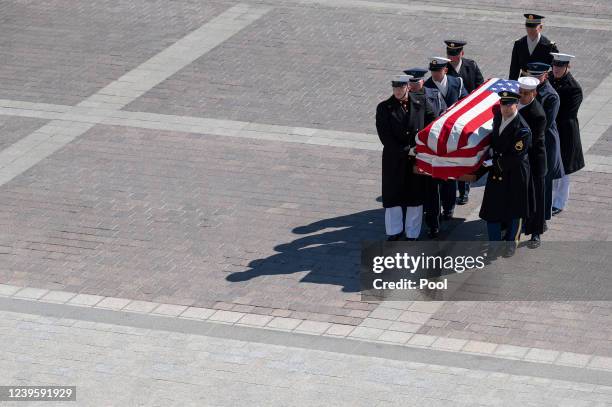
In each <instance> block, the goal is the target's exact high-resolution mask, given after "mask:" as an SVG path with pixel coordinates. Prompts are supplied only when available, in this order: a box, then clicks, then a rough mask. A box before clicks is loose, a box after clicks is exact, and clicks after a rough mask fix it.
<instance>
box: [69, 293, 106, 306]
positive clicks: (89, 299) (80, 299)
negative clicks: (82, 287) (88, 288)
mask: <svg viewBox="0 0 612 407" xmlns="http://www.w3.org/2000/svg"><path fill="white" fill-rule="evenodd" d="M103 299H104V297H102V296H100V295H91V294H78V295H76V296H74V297H73V298H72V299H71V300H70V301H68V304H71V305H85V306H88V307H93V306H94V305H96V304H98V303H99V302H100V301H102V300H103Z"/></svg>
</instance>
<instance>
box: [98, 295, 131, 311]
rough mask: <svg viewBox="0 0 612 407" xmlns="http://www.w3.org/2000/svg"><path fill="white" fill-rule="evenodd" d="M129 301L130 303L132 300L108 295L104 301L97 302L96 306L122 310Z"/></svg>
mask: <svg viewBox="0 0 612 407" xmlns="http://www.w3.org/2000/svg"><path fill="white" fill-rule="evenodd" d="M129 303H130V300H128V299H127V298H114V297H106V298H104V299H103V300H102V301H100V302H99V303H98V304H96V307H97V308H109V309H115V310H120V309H122V308H123V307H125V306H126V305H128V304H129Z"/></svg>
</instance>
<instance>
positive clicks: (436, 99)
mask: <svg viewBox="0 0 612 407" xmlns="http://www.w3.org/2000/svg"><path fill="white" fill-rule="evenodd" d="M427 72H428V70H427V69H425V68H410V69H406V70H405V71H404V73H405V74H407V75H410V76H412V78H410V82H409V85H410V92H411V93H413V94H417V93H423V94H425V98H426V99H427V101H429V103H430V104H431V105H432V107H433V110H434V113H435V116H436V117H438V116H440V115H441V114H442V113H444V112H445V111H446V107H447V106H446V102H445V101H444V98H443V97H442V94H441V93H440V91H439V90H438V89H437V88H436V89H433V88H426V87H424V86H423V85H424V83H425V81H424V77H425V74H426V73H427ZM428 124H429V123H425V126H427V125H428ZM439 188H440V183H439V180H437V179H434V178H432V177H425V203H424V207H423V211H424V217H425V224H426V225H427V227H428V228H429V237H430V238H432V239H435V238H437V237H438V236H439V235H440V192H439ZM431 196H435V197H436V199H428V197H431Z"/></svg>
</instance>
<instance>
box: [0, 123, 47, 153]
mask: <svg viewBox="0 0 612 407" xmlns="http://www.w3.org/2000/svg"><path fill="white" fill-rule="evenodd" d="M45 123H46V120H39V119H35V118H29V117H17V116H4V115H2V116H0V151H1V150H4V149H5V148H6V147H8V146H10V145H11V144H13V143H15V142H16V141H18V140H20V139H22V138H23V137H25V136H27V135H28V134H30V133H31V132H33V131H34V130H36V129H37V128H39V127H40V126H42V125H43V124H45Z"/></svg>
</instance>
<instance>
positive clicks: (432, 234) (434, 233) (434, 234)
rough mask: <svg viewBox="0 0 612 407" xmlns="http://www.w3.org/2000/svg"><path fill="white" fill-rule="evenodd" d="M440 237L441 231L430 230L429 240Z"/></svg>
mask: <svg viewBox="0 0 612 407" xmlns="http://www.w3.org/2000/svg"><path fill="white" fill-rule="evenodd" d="M439 236H440V229H438V228H432V229H429V238H430V239H437V238H438V237H439Z"/></svg>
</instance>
